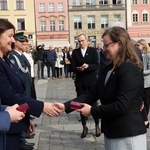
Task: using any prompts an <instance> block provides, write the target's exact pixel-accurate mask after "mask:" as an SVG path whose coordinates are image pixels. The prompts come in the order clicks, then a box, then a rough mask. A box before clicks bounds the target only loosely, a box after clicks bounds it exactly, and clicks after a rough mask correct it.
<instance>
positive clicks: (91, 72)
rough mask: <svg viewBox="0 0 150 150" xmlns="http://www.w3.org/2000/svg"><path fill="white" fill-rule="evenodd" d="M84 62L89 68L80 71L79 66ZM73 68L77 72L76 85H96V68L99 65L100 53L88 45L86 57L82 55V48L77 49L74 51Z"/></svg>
mask: <svg viewBox="0 0 150 150" xmlns="http://www.w3.org/2000/svg"><path fill="white" fill-rule="evenodd" d="M84 63H87V64H88V65H89V67H88V69H86V70H84V71H78V70H77V67H80V66H82V65H83V64H84ZM71 64H72V69H73V71H74V72H76V80H75V86H76V87H82V86H85V87H90V86H95V84H96V82H97V78H96V70H97V67H98V55H97V51H96V49H95V48H92V47H88V48H87V50H86V54H85V57H83V56H82V53H81V49H80V48H79V49H75V50H74V51H73V53H72V62H71Z"/></svg>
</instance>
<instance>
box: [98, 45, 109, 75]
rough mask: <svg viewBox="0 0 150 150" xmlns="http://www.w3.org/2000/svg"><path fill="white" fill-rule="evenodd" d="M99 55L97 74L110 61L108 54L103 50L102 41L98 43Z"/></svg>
mask: <svg viewBox="0 0 150 150" xmlns="http://www.w3.org/2000/svg"><path fill="white" fill-rule="evenodd" d="M96 50H97V55H98V69H97V71H96V73H97V76H98V75H99V74H100V72H101V71H102V70H103V69H104V68H105V67H106V66H107V65H108V64H109V63H110V61H109V60H108V59H107V57H106V54H105V53H104V52H103V49H102V46H101V44H100V43H98V44H97V49H96Z"/></svg>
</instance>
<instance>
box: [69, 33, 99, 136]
mask: <svg viewBox="0 0 150 150" xmlns="http://www.w3.org/2000/svg"><path fill="white" fill-rule="evenodd" d="M87 40H88V39H87V36H86V35H85V34H84V33H81V34H79V35H78V43H79V48H78V49H74V50H73V53H72V62H71V63H72V69H73V71H74V72H75V73H76V79H75V87H76V92H77V96H80V95H83V94H86V93H88V92H90V91H92V90H93V89H94V88H95V86H96V83H97V77H96V72H95V71H96V70H97V67H98V56H97V52H96V49H95V48H93V47H88V46H87V44H88V41H87ZM80 116H81V122H82V126H83V132H82V134H81V138H85V137H86V135H87V133H88V128H87V126H86V117H85V116H83V115H82V114H80ZM94 121H95V129H96V131H95V135H96V136H97V137H98V136H100V128H99V120H98V119H97V118H95V117H94Z"/></svg>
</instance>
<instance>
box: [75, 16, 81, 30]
mask: <svg viewBox="0 0 150 150" xmlns="http://www.w3.org/2000/svg"><path fill="white" fill-rule="evenodd" d="M74 29H82V20H81V16H74Z"/></svg>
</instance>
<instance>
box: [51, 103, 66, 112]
mask: <svg viewBox="0 0 150 150" xmlns="http://www.w3.org/2000/svg"><path fill="white" fill-rule="evenodd" d="M54 105H55V106H56V107H57V108H58V109H59V110H60V111H61V113H62V112H64V111H65V105H64V104H63V103H58V102H54Z"/></svg>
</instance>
